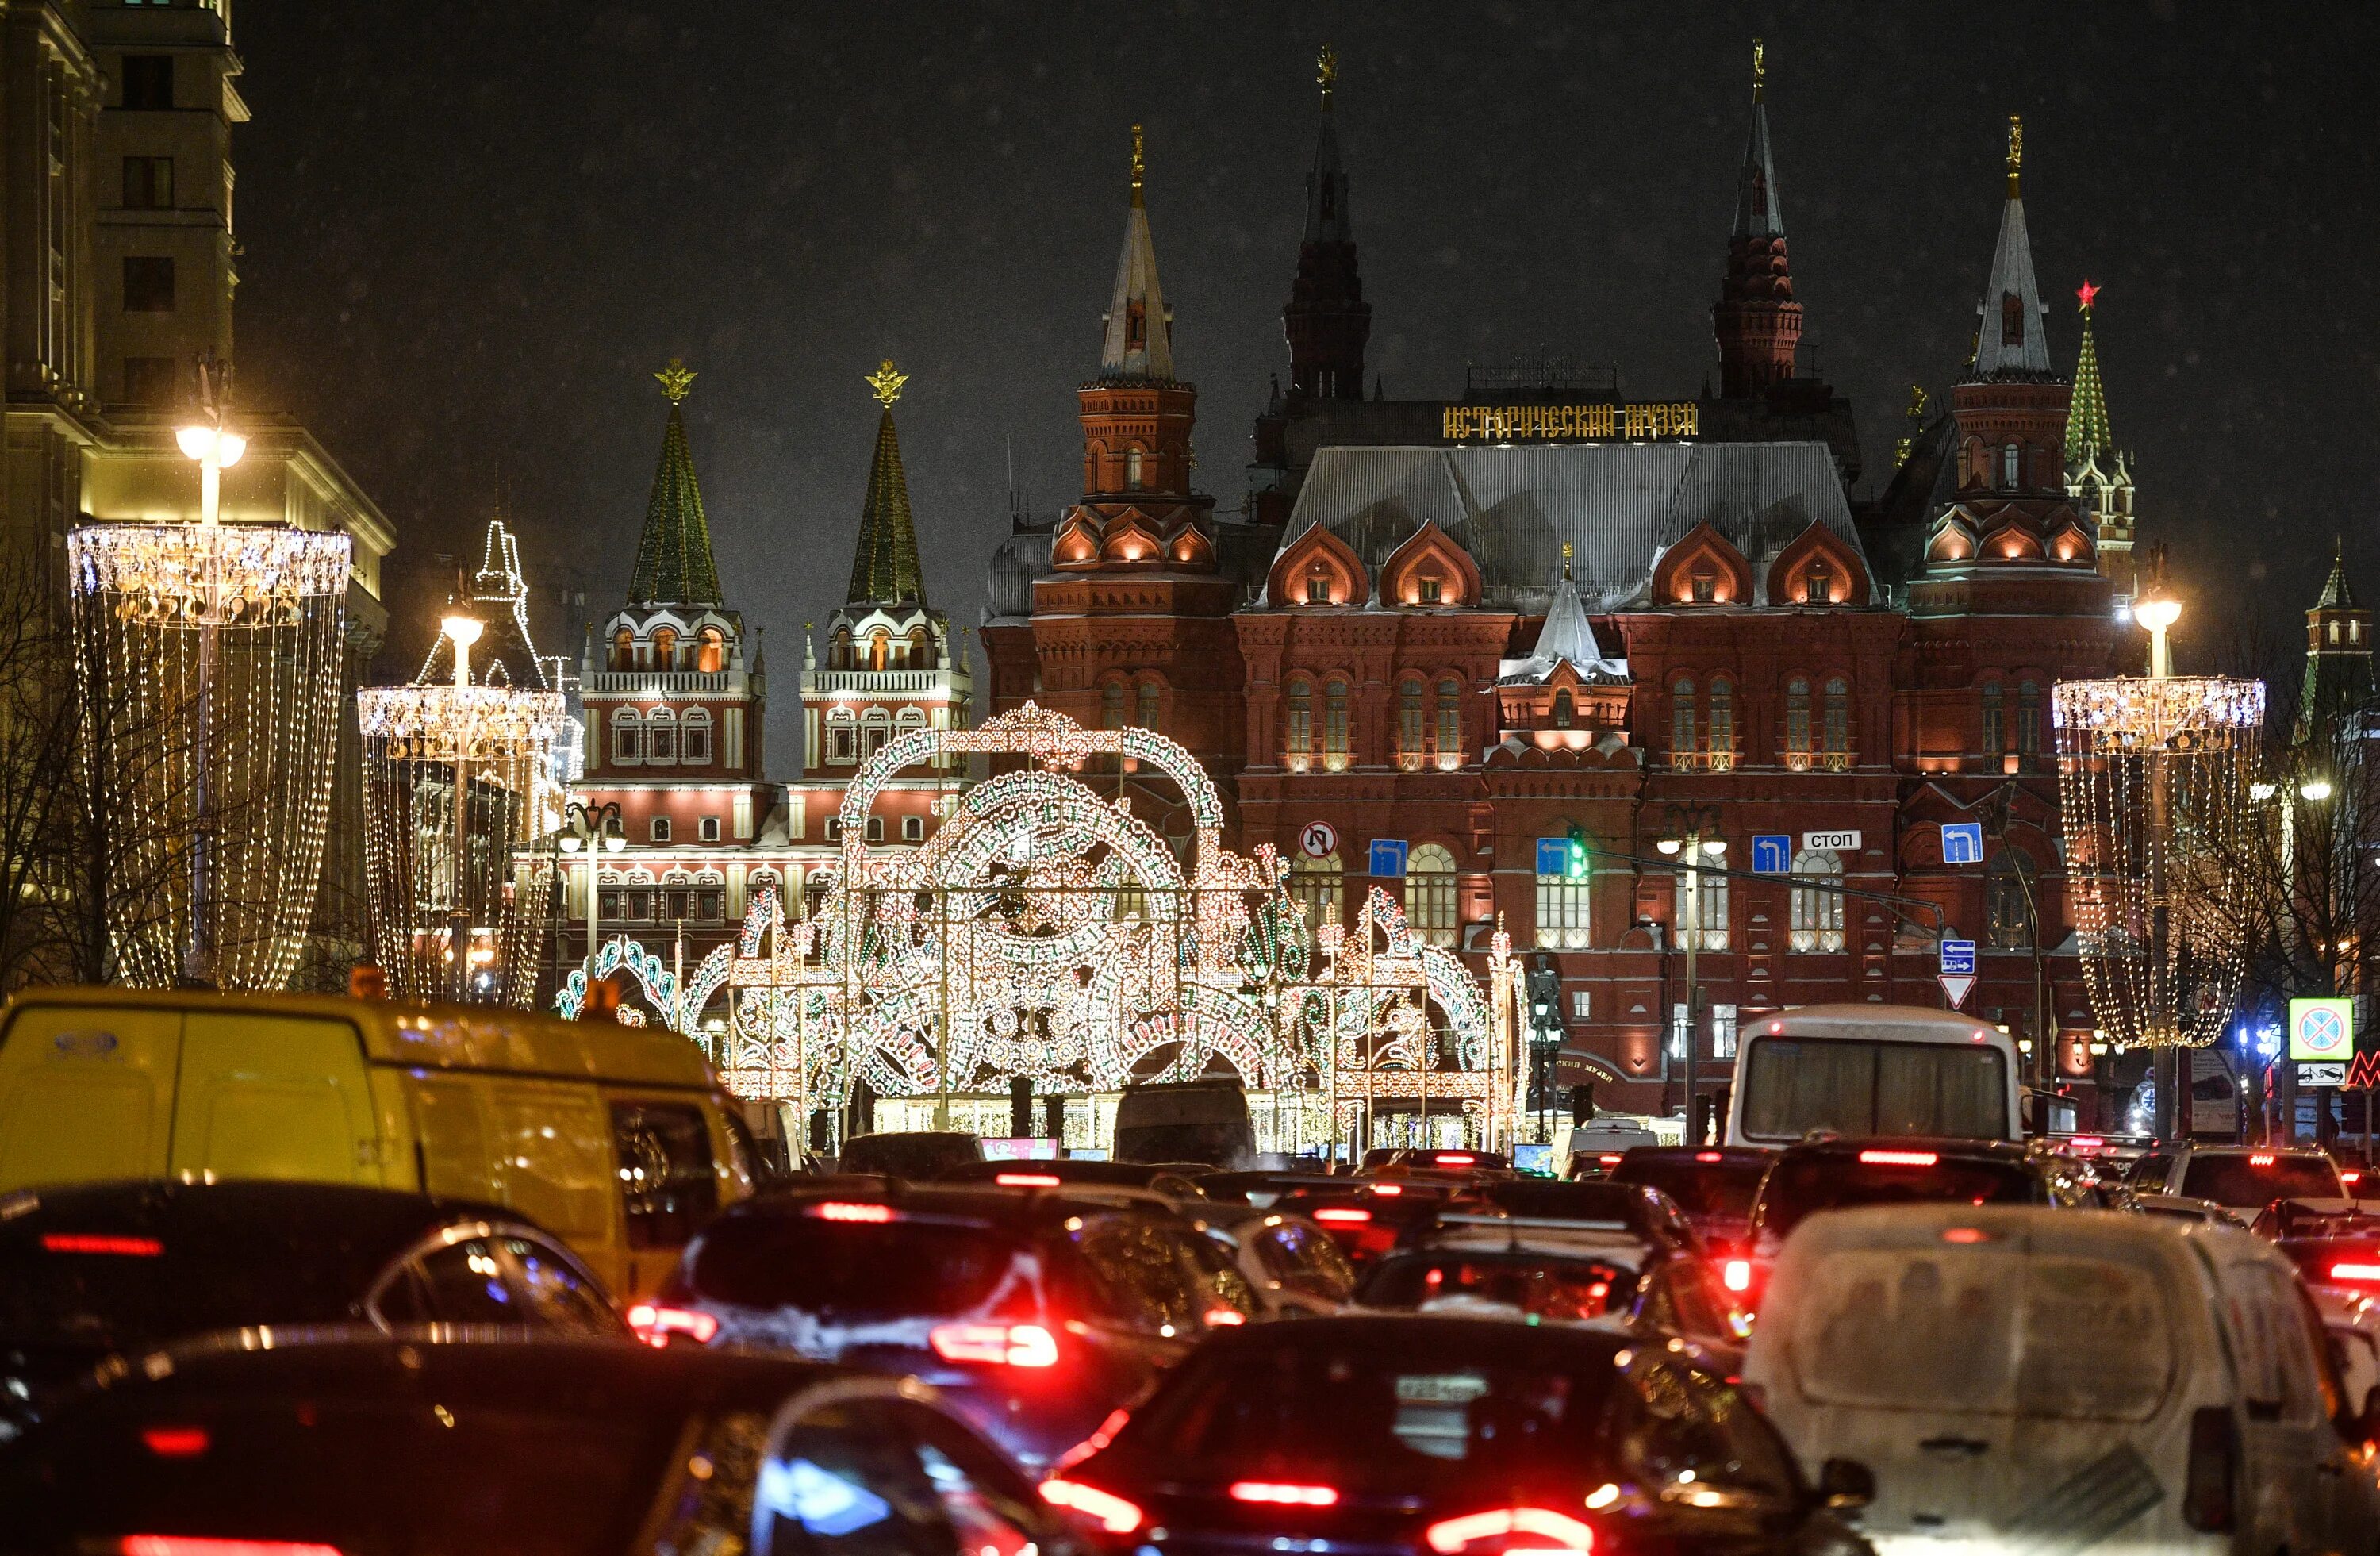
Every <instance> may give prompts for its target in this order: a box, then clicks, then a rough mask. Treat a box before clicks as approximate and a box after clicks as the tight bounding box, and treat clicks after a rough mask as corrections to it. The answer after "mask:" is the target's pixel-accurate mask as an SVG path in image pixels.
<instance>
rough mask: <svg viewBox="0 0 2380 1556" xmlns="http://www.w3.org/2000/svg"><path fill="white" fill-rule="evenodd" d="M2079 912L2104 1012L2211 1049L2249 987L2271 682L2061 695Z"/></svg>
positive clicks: (2133, 1027) (2069, 687)
mask: <svg viewBox="0 0 2380 1556" xmlns="http://www.w3.org/2000/svg"><path fill="white" fill-rule="evenodd" d="M2051 716H2052V720H2053V723H2054V724H2055V727H2056V730H2057V736H2058V790H2059V798H2060V801H2061V804H2060V811H2061V816H2062V822H2061V824H2062V826H2063V828H2064V831H2065V841H2066V880H2067V893H2068V900H2069V908H2070V913H2071V915H2072V918H2073V921H2074V926H2075V933H2076V939H2077V940H2078V942H2080V948H2081V951H2082V959H2083V981H2084V984H2085V985H2086V987H2087V988H2088V989H2089V991H2090V995H2091V1009H2092V1014H2093V1017H2094V1019H2095V1021H2096V1022H2097V1024H2098V1026H2099V1027H2101V1028H2102V1029H2103V1030H2105V1031H2106V1032H2107V1034H2108V1036H2109V1037H2110V1038H2111V1039H2113V1040H2115V1041H2116V1042H2118V1043H2121V1044H2127V1045H2129V1044H2133V1043H2141V1044H2147V1045H2149V1046H2153V1047H2192V1048H2204V1047H2206V1046H2207V1045H2209V1044H2211V1043H2213V1042H2215V1041H2216V1040H2217V1039H2219V1038H2220V1037H2221V1036H2222V1033H2223V1028H2224V1026H2225V1024H2226V1023H2227V1022H2228V1020H2229V1019H2230V1015H2231V1008H2232V1004H2233V1002H2234V1001H2235V999H2236V998H2237V996H2238V994H2239V990H2240V972H2241V966H2242V954H2243V947H2242V943H2241V938H2240V930H2239V925H2240V913H2239V906H2240V904H2239V900H2238V899H2239V893H2240V887H2241V883H2240V879H2239V877H2238V873H2237V871H2235V870H2232V869H2228V868H2227V862H2228V861H2230V860H2235V859H2238V858H2239V857H2240V844H2241V842H2242V839H2243V837H2244V834H2245V831H2246V829H2247V827H2248V826H2249V825H2250V824H2251V822H2250V821H2249V804H2248V782H2249V775H2250V771H2251V769H2252V767H2253V762H2254V754H2255V753H2254V740H2255V735H2256V732H2257V730H2258V729H2259V728H2260V727H2261V726H2262V725H2263V723H2264V719H2265V688H2264V686H2263V684H2262V683H2261V682H2256V681H2239V680H2229V679H2225V678H2221V677H2212V676H2208V677H2182V678H2162V679H2159V678H2152V679H2146V680H2134V679H2130V678H2125V679H2119V680H2110V681H2068V682H2062V683H2060V684H2059V685H2058V687H2056V688H2055V689H2054V690H2053V692H2052V694H2051Z"/></svg>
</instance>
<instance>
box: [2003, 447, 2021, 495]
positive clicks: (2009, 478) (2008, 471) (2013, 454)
mask: <svg viewBox="0 0 2380 1556" xmlns="http://www.w3.org/2000/svg"><path fill="white" fill-rule="evenodd" d="M2022 457H2023V456H2022V455H2021V454H2020V453H2019V452H2018V450H2017V445H2016V444H2003V445H2001V448H2000V487H2001V489H2002V490H2003V491H2012V490H2014V489H2015V486H2016V483H2017V465H2018V462H2019V461H2020V460H2021V459H2022Z"/></svg>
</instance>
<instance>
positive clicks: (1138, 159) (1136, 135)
mask: <svg viewBox="0 0 2380 1556" xmlns="http://www.w3.org/2000/svg"><path fill="white" fill-rule="evenodd" d="M1147 175H1148V163H1147V159H1146V158H1144V157H1143V156H1142V155H1141V147H1140V126H1138V125H1135V126H1133V127H1132V202H1133V203H1134V204H1135V205H1138V204H1139V203H1140V186H1141V183H1142V181H1143V180H1144V179H1145V178H1146V177H1147Z"/></svg>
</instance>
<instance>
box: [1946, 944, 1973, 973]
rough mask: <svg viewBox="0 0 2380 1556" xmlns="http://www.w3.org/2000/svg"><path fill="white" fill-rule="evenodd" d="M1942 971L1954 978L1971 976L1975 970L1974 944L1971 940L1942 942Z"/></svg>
mask: <svg viewBox="0 0 2380 1556" xmlns="http://www.w3.org/2000/svg"><path fill="white" fill-rule="evenodd" d="M1942 970H1943V971H1944V972H1946V973H1949V974H1952V975H1953V976H1956V975H1958V974H1961V973H1965V974H1967V975H1969V976H1973V973H1974V970H1975V942H1973V941H1971V940H1946V941H1944V942H1942Z"/></svg>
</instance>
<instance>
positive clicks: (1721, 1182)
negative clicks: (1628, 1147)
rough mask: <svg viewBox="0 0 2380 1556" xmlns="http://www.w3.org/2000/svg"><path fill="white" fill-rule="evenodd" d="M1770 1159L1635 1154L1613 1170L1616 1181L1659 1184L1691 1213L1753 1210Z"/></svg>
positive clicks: (1734, 1213) (1730, 1213) (1742, 1213)
mask: <svg viewBox="0 0 2380 1556" xmlns="http://www.w3.org/2000/svg"><path fill="white" fill-rule="evenodd" d="M1767 1171H1768V1163H1767V1162H1766V1161H1726V1160H1721V1161H1692V1160H1689V1159H1683V1158H1679V1157H1659V1156H1655V1157H1643V1156H1632V1157H1630V1158H1628V1159H1627V1160H1626V1161H1622V1162H1621V1164H1620V1166H1619V1168H1618V1169H1617V1170H1616V1171H1614V1172H1613V1173H1612V1174H1611V1176H1612V1179H1613V1181H1615V1182H1618V1183H1623V1184H1643V1185H1645V1186H1646V1187H1648V1188H1658V1189H1659V1190H1660V1191H1661V1192H1662V1193H1664V1194H1666V1195H1668V1196H1669V1197H1670V1198H1671V1199H1674V1200H1676V1201H1677V1203H1678V1209H1680V1210H1683V1211H1685V1212H1686V1214H1688V1215H1690V1216H1737V1217H1743V1216H1749V1215H1751V1214H1752V1197H1753V1196H1754V1195H1755V1194H1757V1193H1758V1192H1759V1191H1760V1178H1761V1174H1762V1173H1766V1172H1767Z"/></svg>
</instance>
